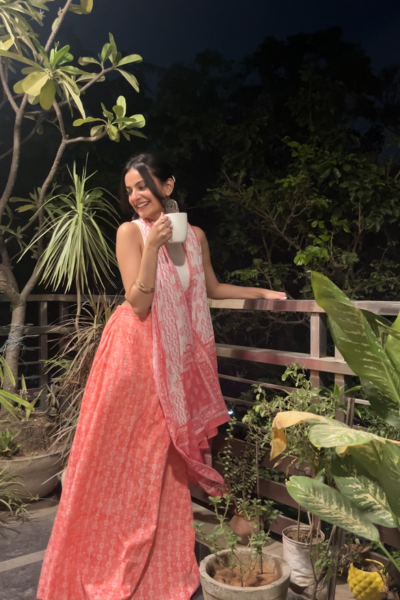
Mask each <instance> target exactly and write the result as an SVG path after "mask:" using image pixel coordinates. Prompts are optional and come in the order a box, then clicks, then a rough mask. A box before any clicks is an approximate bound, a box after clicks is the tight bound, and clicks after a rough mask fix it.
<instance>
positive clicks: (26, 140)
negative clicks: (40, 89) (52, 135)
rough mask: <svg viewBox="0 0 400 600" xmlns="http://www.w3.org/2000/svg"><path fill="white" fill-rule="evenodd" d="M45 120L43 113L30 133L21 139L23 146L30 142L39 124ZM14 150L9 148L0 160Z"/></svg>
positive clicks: (1, 155)
mask: <svg viewBox="0 0 400 600" xmlns="http://www.w3.org/2000/svg"><path fill="white" fill-rule="evenodd" d="M43 121H44V115H42V116H41V117H39V118H38V120H37V121H36V123H35V125H34V127H33V129H32V131H31V132H30V133H28V135H27V136H25V137H24V139H23V140H21V146H23V145H24V144H25V143H26V142H29V140H30V139H31V138H32V137H33V136H34V135H35V133H36V131H37V130H38V128H39V125H41V124H42V123H43ZM12 151H13V148H10V149H9V150H7V152H4V153H3V154H0V160H3V158H5V157H6V156H8V155H9V154H11V153H12Z"/></svg>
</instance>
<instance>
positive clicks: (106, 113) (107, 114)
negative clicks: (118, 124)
mask: <svg viewBox="0 0 400 600" xmlns="http://www.w3.org/2000/svg"><path fill="white" fill-rule="evenodd" d="M101 108H102V110H103V115H104V116H105V117H107V119H109V120H110V121H113V119H114V115H113V114H112V112H110V111H109V110H107V109H106V107H105V106H104V104H103V103H101Z"/></svg>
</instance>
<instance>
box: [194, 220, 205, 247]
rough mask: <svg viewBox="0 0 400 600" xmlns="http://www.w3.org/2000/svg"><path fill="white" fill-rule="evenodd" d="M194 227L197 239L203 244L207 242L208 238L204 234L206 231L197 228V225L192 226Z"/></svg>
mask: <svg viewBox="0 0 400 600" xmlns="http://www.w3.org/2000/svg"><path fill="white" fill-rule="evenodd" d="M192 227H193V229H194V230H195V232H196V234H197V237H198V238H199V242H200V243H201V244H203V243H204V242H206V241H207V238H206V234H205V233H204V231H203V230H202V229H200V227H196V226H195V225H192Z"/></svg>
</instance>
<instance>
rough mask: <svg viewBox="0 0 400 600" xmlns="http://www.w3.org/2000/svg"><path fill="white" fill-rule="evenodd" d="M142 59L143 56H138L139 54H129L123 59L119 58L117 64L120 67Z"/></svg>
mask: <svg viewBox="0 0 400 600" xmlns="http://www.w3.org/2000/svg"><path fill="white" fill-rule="evenodd" d="M142 61H143V58H142V57H141V56H139V54H130V55H129V56H125V57H124V58H123V59H121V60H120V61H119V63H118V66H119V67H122V66H123V65H129V64H130V63H134V62H142Z"/></svg>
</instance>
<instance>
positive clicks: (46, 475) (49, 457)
mask: <svg viewBox="0 0 400 600" xmlns="http://www.w3.org/2000/svg"><path fill="white" fill-rule="evenodd" d="M60 469H61V462H60V453H59V452H55V453H53V454H43V455H41V456H26V457H23V458H13V459H11V460H4V459H3V460H0V471H6V472H7V473H9V474H10V475H11V476H12V477H14V478H15V480H16V483H15V484H10V486H9V489H12V490H14V491H16V492H17V493H18V494H19V495H20V496H21V498H22V499H23V500H30V499H31V498H32V497H35V496H39V497H40V498H43V497H44V496H47V494H50V493H51V492H52V491H53V490H54V488H55V487H56V485H57V482H58V478H57V477H55V475H57V473H58V472H59V471H60Z"/></svg>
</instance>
